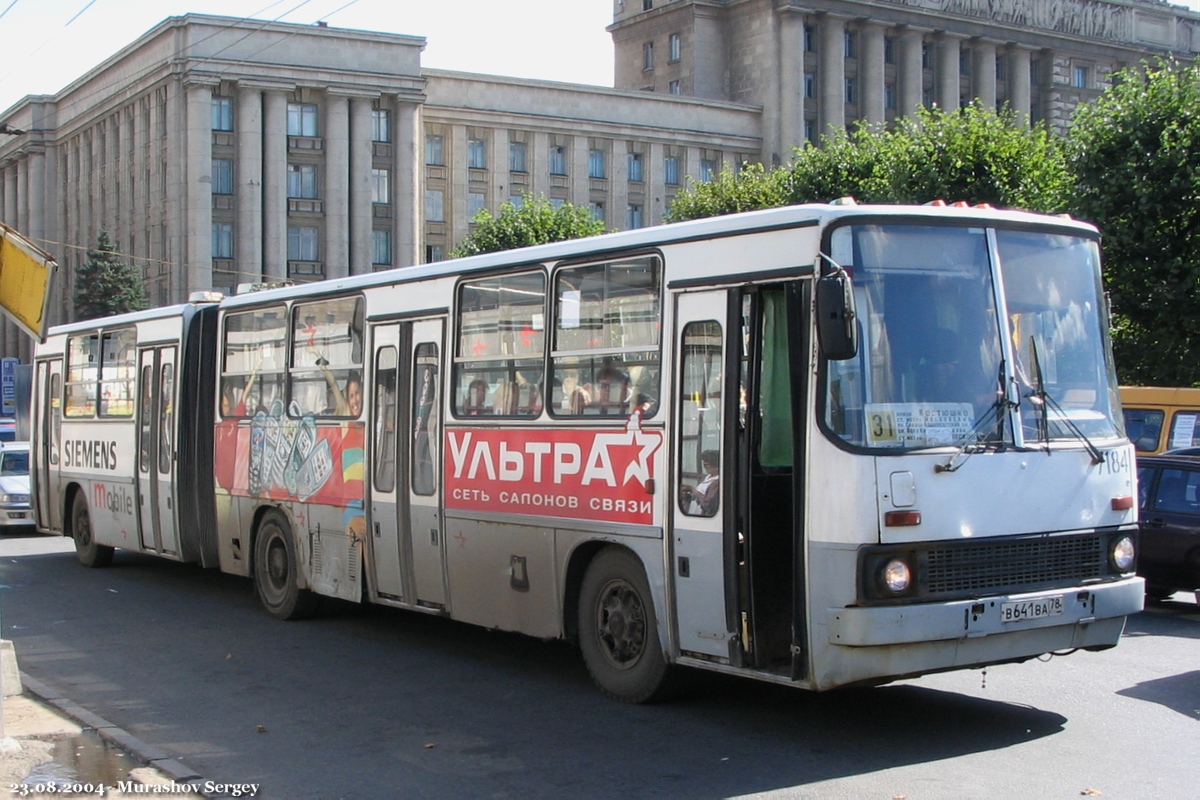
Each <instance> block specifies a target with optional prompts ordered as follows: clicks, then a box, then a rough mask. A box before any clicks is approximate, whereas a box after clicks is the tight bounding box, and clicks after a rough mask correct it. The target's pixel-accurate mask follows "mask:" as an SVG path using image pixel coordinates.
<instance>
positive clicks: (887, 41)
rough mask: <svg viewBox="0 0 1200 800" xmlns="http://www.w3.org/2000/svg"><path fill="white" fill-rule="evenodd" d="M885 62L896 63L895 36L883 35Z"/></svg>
mask: <svg viewBox="0 0 1200 800" xmlns="http://www.w3.org/2000/svg"><path fill="white" fill-rule="evenodd" d="M883 63H885V64H895V63H896V38H895V37H894V36H885V37H883Z"/></svg>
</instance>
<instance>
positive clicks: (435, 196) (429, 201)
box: [425, 189, 446, 222]
mask: <svg viewBox="0 0 1200 800" xmlns="http://www.w3.org/2000/svg"><path fill="white" fill-rule="evenodd" d="M445 196H446V193H445V192H443V191H442V190H441V189H426V190H425V221H426V222H445V221H446V212H445V210H444V205H445V202H444V200H445Z"/></svg>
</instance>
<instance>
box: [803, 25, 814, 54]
mask: <svg viewBox="0 0 1200 800" xmlns="http://www.w3.org/2000/svg"><path fill="white" fill-rule="evenodd" d="M804 50H805V52H807V53H815V52H816V51H817V29H816V28H814V27H813V26H812V25H805V26H804Z"/></svg>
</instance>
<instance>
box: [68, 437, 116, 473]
mask: <svg viewBox="0 0 1200 800" xmlns="http://www.w3.org/2000/svg"><path fill="white" fill-rule="evenodd" d="M64 444H65V447H64V448H63V449H64V461H65V462H66V463H65V466H67V467H75V468H77V469H108V470H114V469H116V468H117V443H116V442H102V441H99V440H97V439H68V440H67V441H66V442H65V443H64Z"/></svg>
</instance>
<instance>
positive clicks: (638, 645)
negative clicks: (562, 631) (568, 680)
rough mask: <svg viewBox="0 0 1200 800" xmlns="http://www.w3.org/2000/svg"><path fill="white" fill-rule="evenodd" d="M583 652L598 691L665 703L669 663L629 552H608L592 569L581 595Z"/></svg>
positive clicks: (639, 571) (647, 587) (643, 584)
mask: <svg viewBox="0 0 1200 800" xmlns="http://www.w3.org/2000/svg"><path fill="white" fill-rule="evenodd" d="M579 648H580V650H582V651H583V660H584V663H585V664H587V668H588V672H589V673H591V675H592V680H593V681H595V682H596V685H597V686H598V687H600V691H602V692H604V694H606V695H608V696H609V697H611V698H612V699H614V700H620V701H621V702H623V703H647V702H652V701H654V700H658V699H661V698H662V696H663V694H664V690H665V688H666V682H667V660H666V658H665V656H664V655H663V651H662V647H661V646H660V644H659V640H658V624H657V622H656V621H655V616H654V604H653V602H652V601H651V597H650V584H649V582H648V581H647V580H646V575H645V572H644V570H643V569H642V565H641V562H640V561H638V559H637V558H636V557H635V556H634V555H633V554H632V553H630V552H629V551H628V550H623V549H620V548H616V547H609V548H607V549H605V550H602V551H601V552H600V553H599V554H598V555H597V556H596V558H595V559H594V560H593V561H592V563H591V564H589V565H588V568H587V572H586V573H584V576H583V584H582V586H581V587H580V590H579Z"/></svg>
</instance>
